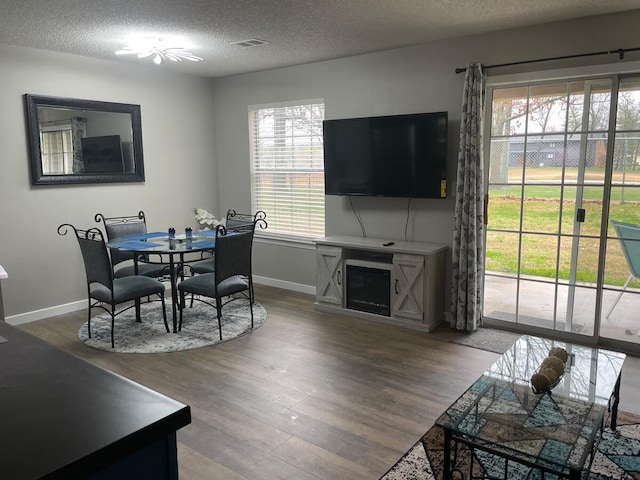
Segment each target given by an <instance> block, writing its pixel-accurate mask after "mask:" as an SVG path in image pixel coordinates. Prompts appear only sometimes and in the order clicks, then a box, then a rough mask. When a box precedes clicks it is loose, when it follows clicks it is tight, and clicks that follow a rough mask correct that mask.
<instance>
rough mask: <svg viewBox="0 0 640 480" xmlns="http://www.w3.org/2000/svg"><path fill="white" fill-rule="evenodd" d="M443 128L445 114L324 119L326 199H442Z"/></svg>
mask: <svg viewBox="0 0 640 480" xmlns="http://www.w3.org/2000/svg"><path fill="white" fill-rule="evenodd" d="M447 123H448V116H447V112H435V113H417V114H409V115H391V116H382V117H367V118H345V119H338V120H325V121H324V122H323V127H324V129H323V130H324V179H325V194H326V195H365V196H382V197H413V198H446V196H447Z"/></svg>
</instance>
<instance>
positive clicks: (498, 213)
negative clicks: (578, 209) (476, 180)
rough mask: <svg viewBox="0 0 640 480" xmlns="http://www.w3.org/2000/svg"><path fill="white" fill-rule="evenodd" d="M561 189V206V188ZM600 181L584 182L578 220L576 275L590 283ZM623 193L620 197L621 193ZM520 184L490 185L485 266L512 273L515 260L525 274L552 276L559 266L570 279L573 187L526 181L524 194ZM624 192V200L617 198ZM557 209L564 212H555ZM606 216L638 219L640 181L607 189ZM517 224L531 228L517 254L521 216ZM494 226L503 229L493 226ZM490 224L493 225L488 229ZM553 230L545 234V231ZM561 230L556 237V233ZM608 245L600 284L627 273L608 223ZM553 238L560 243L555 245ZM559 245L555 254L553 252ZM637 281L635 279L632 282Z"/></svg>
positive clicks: (515, 268)
mask: <svg viewBox="0 0 640 480" xmlns="http://www.w3.org/2000/svg"><path fill="white" fill-rule="evenodd" d="M561 193H562V194H563V199H562V208H560V207H561V201H560V194H561ZM602 193H603V190H602V187H586V188H585V190H584V201H583V205H582V206H583V208H584V209H585V212H586V215H585V221H584V223H582V224H580V232H579V234H580V236H581V238H580V242H579V248H578V269H577V280H578V281H579V282H588V283H595V281H596V275H597V266H598V252H599V236H600V226H601V223H602V204H603V202H602ZM623 194H624V197H623ZM522 195H523V192H522V188H521V187H515V186H513V187H511V186H510V187H508V188H506V189H505V187H504V186H502V187H500V188H495V189H490V190H489V197H490V199H489V207H488V212H487V213H488V225H487V248H486V270H487V271H497V272H504V273H512V274H513V273H516V272H517V271H518V260H520V262H521V265H520V272H521V273H522V274H524V275H536V276H543V277H551V278H553V277H554V276H555V271H556V265H557V266H558V272H559V278H560V279H564V280H568V279H569V268H570V261H571V248H572V242H573V238H572V237H571V236H570V235H573V233H574V224H575V222H574V218H573V215H574V211H575V195H576V188H575V187H565V188H564V191H561V188H560V187H549V186H535V185H533V186H532V185H527V186H525V188H524V196H523V198H524V200H523V201H520V198H521V196H522ZM623 198H624V201H622V199H623ZM560 211H562V212H564V213H563V217H562V218H561V217H560ZM609 218H611V219H615V220H621V221H626V222H631V223H640V186H638V187H636V186H628V187H625V188H624V192H622V190H621V189H620V188H615V189H613V190H612V195H611V202H610V213H609ZM521 220H522V230H523V231H525V232H531V233H527V234H523V235H522V240H521V249H520V254H519V248H518V246H519V240H520V238H519V234H518V231H519V230H520V222H521ZM495 229H500V230H507V232H496V231H495ZM492 230H493V231H492ZM545 233H546V234H553V235H544V234H545ZM558 233H560V234H561V236H560V237H559V239H558V236H557V234H558ZM583 236H594V237H596V238H583ZM608 236H609V237H611V238H610V240H609V242H608V246H607V255H606V265H605V284H608V285H618V286H621V285H623V284H624V282H625V281H626V279H627V277H628V276H629V268H628V266H627V263H626V261H625V259H624V256H623V253H622V250H621V248H620V244H619V241H618V240H617V239H616V238H615V237H616V235H615V231H614V230H613V228H612V227H609V229H608ZM558 242H560V244H559V245H558ZM558 250H559V251H560V255H559V258H558V255H557V254H556V252H557V251H558ZM634 283H635V285H632V286H635V287H640V282H632V284H634Z"/></svg>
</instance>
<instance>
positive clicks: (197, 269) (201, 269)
mask: <svg viewBox="0 0 640 480" xmlns="http://www.w3.org/2000/svg"><path fill="white" fill-rule="evenodd" d="M189 266H190V267H191V270H193V272H194V273H198V274H200V275H202V274H204V273H213V272H214V271H215V259H214V258H207V259H206V260H200V261H199V262H195V263H191V264H189Z"/></svg>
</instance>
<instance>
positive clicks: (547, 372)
mask: <svg viewBox="0 0 640 480" xmlns="http://www.w3.org/2000/svg"><path fill="white" fill-rule="evenodd" d="M540 373H541V374H542V375H544V376H545V377H547V378H548V379H549V384H550V385H553V384H554V383H556V382H557V381H558V379H559V378H560V375H559V374H558V373H557V372H556V371H555V370H554V369H553V368H541V369H540Z"/></svg>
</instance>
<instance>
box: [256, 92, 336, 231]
mask: <svg viewBox="0 0 640 480" xmlns="http://www.w3.org/2000/svg"><path fill="white" fill-rule="evenodd" d="M323 120H324V101H323V100H310V101H306V102H296V103H286V104H278V105H269V106H265V105H262V106H261V105H258V106H251V107H249V135H250V144H251V166H252V175H251V177H252V178H251V181H252V207H253V210H254V211H256V210H264V211H265V212H266V213H267V221H268V222H269V230H268V231H269V232H271V233H278V234H283V235H292V236H297V237H311V238H313V237H321V236H323V235H324V151H323V147H322V121H323Z"/></svg>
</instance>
